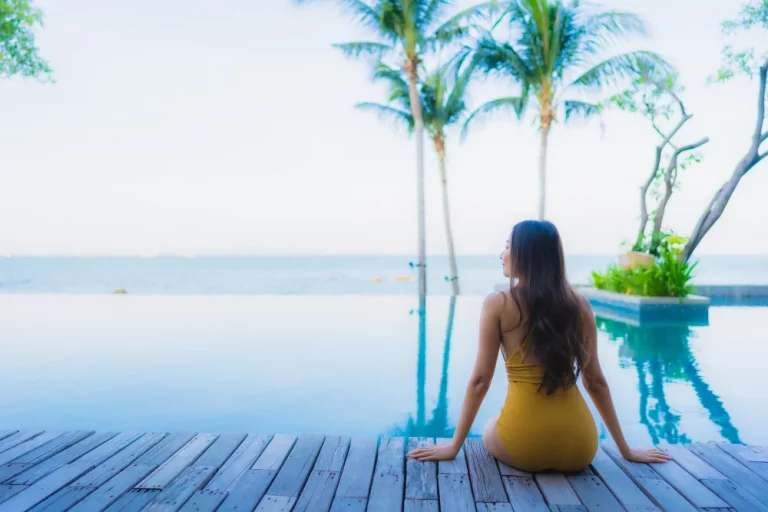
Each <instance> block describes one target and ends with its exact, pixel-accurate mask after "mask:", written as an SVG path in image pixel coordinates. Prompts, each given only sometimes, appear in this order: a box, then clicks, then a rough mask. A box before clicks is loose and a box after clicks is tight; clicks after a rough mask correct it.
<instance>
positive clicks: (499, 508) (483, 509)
mask: <svg viewBox="0 0 768 512" xmlns="http://www.w3.org/2000/svg"><path fill="white" fill-rule="evenodd" d="M512 511H513V508H512V505H510V504H509V503H478V504H477V512H512Z"/></svg>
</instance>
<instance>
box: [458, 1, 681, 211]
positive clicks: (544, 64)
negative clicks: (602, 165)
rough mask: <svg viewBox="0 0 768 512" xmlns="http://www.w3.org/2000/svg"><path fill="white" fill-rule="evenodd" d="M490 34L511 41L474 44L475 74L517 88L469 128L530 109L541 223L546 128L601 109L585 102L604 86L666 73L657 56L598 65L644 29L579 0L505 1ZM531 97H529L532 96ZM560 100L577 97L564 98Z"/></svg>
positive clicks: (630, 56) (484, 109)
mask: <svg viewBox="0 0 768 512" xmlns="http://www.w3.org/2000/svg"><path fill="white" fill-rule="evenodd" d="M502 3H503V11H502V14H501V15H500V16H499V18H498V21H496V23H495V24H494V26H493V28H492V29H491V30H492V31H493V30H496V29H497V28H498V27H500V26H501V27H503V26H504V25H505V23H504V22H506V25H507V26H508V28H509V30H510V32H509V34H510V37H509V39H510V40H509V42H504V41H499V40H497V39H496V38H494V36H493V35H492V32H491V31H489V32H485V33H484V34H483V35H482V36H481V37H480V38H479V41H478V43H477V48H476V52H475V57H474V62H475V64H476V65H477V66H478V69H480V70H482V71H485V72H486V73H495V74H499V75H501V76H504V77H506V78H511V79H512V80H513V81H514V82H515V83H517V84H519V85H520V88H521V92H520V95H519V96H510V97H504V98H499V99H496V100H493V101H490V102H488V103H486V104H484V105H482V106H480V107H479V108H478V109H477V110H475V111H474V112H473V113H472V115H471V116H470V117H469V119H468V120H467V124H469V123H471V122H473V121H477V120H478V119H480V118H481V117H483V116H484V115H487V114H490V113H492V112H495V111H499V110H504V109H506V110H509V109H511V110H513V111H514V112H515V113H516V114H517V116H518V118H519V117H522V116H523V115H524V113H525V111H526V108H527V107H528V106H529V104H530V103H534V104H535V106H536V107H537V108H538V111H537V113H536V116H537V121H538V126H539V129H540V136H541V139H540V148H539V219H544V218H545V214H546V169H547V143H548V138H549V132H550V129H551V128H552V123H554V122H556V121H557V120H558V118H559V117H562V118H563V119H564V121H566V122H567V121H569V120H570V119H571V118H574V117H577V116H578V117H582V118H588V117H590V116H592V115H594V114H597V113H598V112H599V111H600V105H599V104H595V103H591V102H589V101H585V100H584V99H583V95H584V94H587V93H594V92H598V91H601V90H602V89H603V88H604V87H605V86H606V85H607V84H609V83H611V82H614V81H616V80H617V79H620V78H625V77H627V76H630V75H634V74H635V73H636V72H637V69H645V70H648V71H653V70H662V69H663V70H667V71H669V70H671V66H670V64H668V63H667V62H666V61H665V60H664V59H663V58H661V57H660V56H659V55H657V54H655V53H652V52H649V51H634V52H628V53H622V54H619V55H615V56H612V57H609V58H604V60H598V61H597V62H595V60H597V59H600V58H603V55H604V54H605V53H606V52H607V51H608V50H609V49H610V47H611V46H612V45H613V44H614V43H615V42H616V41H617V40H619V39H621V38H623V37H625V36H629V35H645V34H646V33H647V27H646V24H645V22H644V21H643V20H642V19H641V18H640V17H638V16H637V15H635V14H632V13H628V12H612V11H606V10H603V9H601V8H600V7H599V6H596V5H594V4H590V5H589V6H587V5H586V4H582V3H581V2H580V1H579V0H506V1H505V2H502ZM531 92H532V93H533V95H532V97H531V94H530V93H531ZM566 93H575V95H573V96H569V98H568V99H565V98H564V96H565V95H566Z"/></svg>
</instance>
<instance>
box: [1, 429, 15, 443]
mask: <svg viewBox="0 0 768 512" xmlns="http://www.w3.org/2000/svg"><path fill="white" fill-rule="evenodd" d="M16 432H18V430H0V441H2V440H3V439H5V438H6V437H11V436H12V435H13V434H15V433H16Z"/></svg>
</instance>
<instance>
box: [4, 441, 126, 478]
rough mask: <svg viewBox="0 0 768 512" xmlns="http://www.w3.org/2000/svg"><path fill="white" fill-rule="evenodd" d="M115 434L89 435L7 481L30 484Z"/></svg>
mask: <svg viewBox="0 0 768 512" xmlns="http://www.w3.org/2000/svg"><path fill="white" fill-rule="evenodd" d="M116 435H117V433H116V432H107V433H105V434H97V435H93V436H90V437H88V438H86V439H84V440H83V441H81V442H79V443H76V444H74V445H72V446H70V447H69V448H67V449H66V450H63V451H61V452H59V453H57V454H56V455H54V456H53V457H51V458H50V459H48V460H46V461H44V462H41V463H40V464H37V465H36V466H34V467H32V468H30V469H28V470H27V471H24V472H23V473H21V474H20V475H18V476H17V477H15V478H14V479H13V480H11V481H9V482H8V483H11V484H18V485H29V484H32V483H34V482H36V481H38V480H40V479H41V478H43V477H44V476H45V475H48V474H50V473H52V472H53V471H55V470H57V469H59V468H60V467H61V466H64V465H65V464H69V463H70V462H73V461H74V460H76V459H78V458H80V457H81V456H82V455H84V454H85V453H88V452H89V451H91V450H93V449H95V448H97V447H99V446H101V445H102V444H104V443H106V442H107V441H109V440H110V439H112V438H113V437H115V436H116Z"/></svg>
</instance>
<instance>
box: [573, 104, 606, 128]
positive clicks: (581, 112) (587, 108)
mask: <svg viewBox="0 0 768 512" xmlns="http://www.w3.org/2000/svg"><path fill="white" fill-rule="evenodd" d="M564 107H565V122H566V123H567V122H568V121H569V120H571V119H573V118H574V117H580V118H582V119H589V118H590V117H593V116H596V115H598V114H600V113H601V112H602V110H603V108H602V106H601V105H599V104H594V103H588V102H586V101H578V100H565V102H564Z"/></svg>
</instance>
